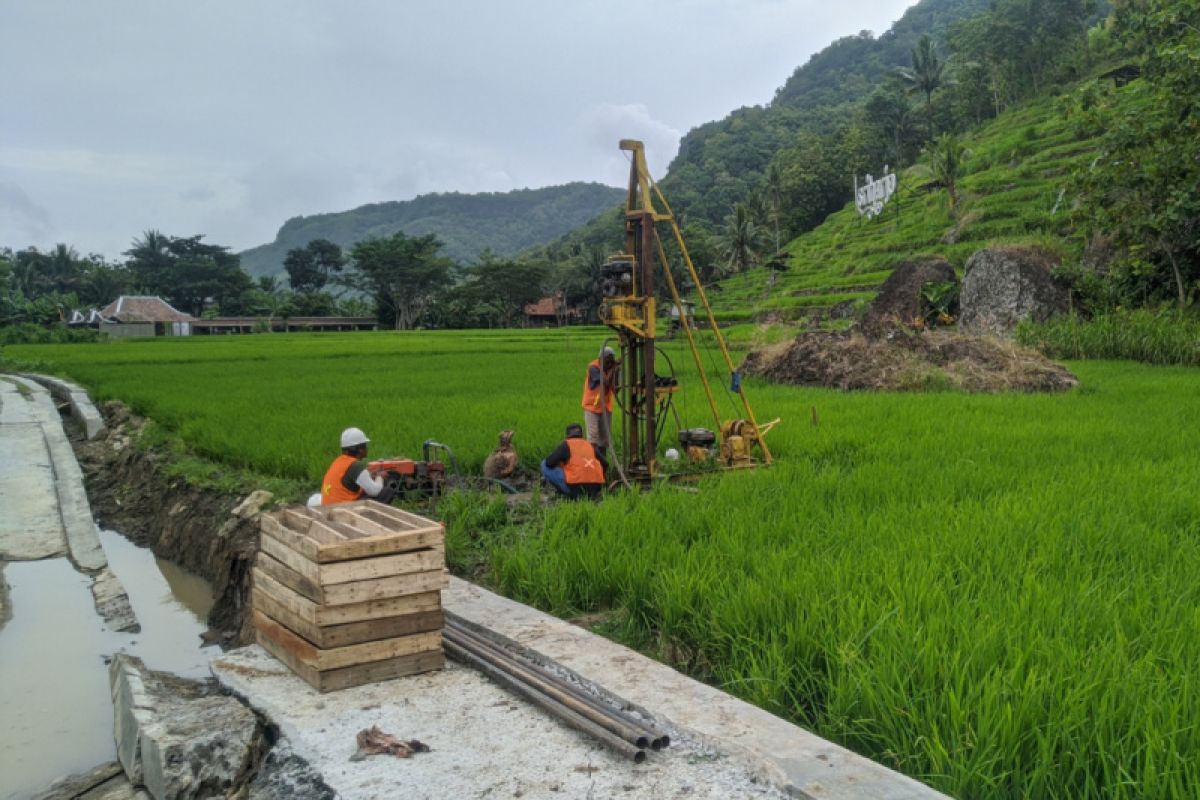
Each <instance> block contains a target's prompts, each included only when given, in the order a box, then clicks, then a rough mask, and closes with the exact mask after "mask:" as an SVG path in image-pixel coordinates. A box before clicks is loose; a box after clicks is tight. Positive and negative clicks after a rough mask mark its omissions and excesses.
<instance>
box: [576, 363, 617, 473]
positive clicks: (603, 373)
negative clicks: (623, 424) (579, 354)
mask: <svg viewBox="0 0 1200 800" xmlns="http://www.w3.org/2000/svg"><path fill="white" fill-rule="evenodd" d="M602 362H603V364H602ZM620 366H621V362H620V361H618V360H617V355H616V353H614V352H613V349H612V348H611V347H605V348H604V349H603V350H602V351H601V352H600V358H597V359H594V360H593V361H592V363H590V364H588V370H587V376H586V377H585V378H584V379H583V403H582V405H583V421H584V422H585V423H586V424H587V440H588V441H589V442H591V443H592V444H594V445H596V447H599V448H601V453H603V452H604V451H605V450H607V449H608V448H609V447H610V446H611V440H610V438H609V435H610V434H611V432H612V410H613V394H614V393H615V392H616V386H617V369H618V368H619V367H620ZM601 390H603V395H604V396H603V398H602V397H601Z"/></svg>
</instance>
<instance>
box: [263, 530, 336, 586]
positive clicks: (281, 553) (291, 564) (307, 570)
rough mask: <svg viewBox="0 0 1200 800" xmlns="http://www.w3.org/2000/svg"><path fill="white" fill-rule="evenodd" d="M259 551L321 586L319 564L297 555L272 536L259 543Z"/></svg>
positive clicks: (265, 537)
mask: <svg viewBox="0 0 1200 800" xmlns="http://www.w3.org/2000/svg"><path fill="white" fill-rule="evenodd" d="M258 547H259V550H260V551H261V552H263V553H266V554H267V555H269V556H271V558H274V559H275V560H276V561H278V562H279V563H281V564H283V565H284V566H286V567H288V568H289V569H291V570H294V571H295V572H298V573H299V574H301V575H303V576H304V577H305V579H307V580H309V581H312V582H313V583H316V584H318V585H320V583H321V568H320V567H319V566H318V565H317V562H315V561H313V560H312V559H310V558H305V557H304V556H302V555H300V554H299V553H297V552H296V551H295V550H293V549H292V548H290V547H288V546H287V545H285V544H282V543H280V542H279V540H277V539H275V538H274V537H271V536H264V537H262V538H261V539H260V540H259V542H258Z"/></svg>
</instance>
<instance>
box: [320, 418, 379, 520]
mask: <svg viewBox="0 0 1200 800" xmlns="http://www.w3.org/2000/svg"><path fill="white" fill-rule="evenodd" d="M370 441H371V440H370V439H368V438H367V435H366V434H365V433H363V432H362V430H360V429H359V428H346V430H344V431H342V454H341V455H340V456H338V457H337V458H335V459H334V460H333V463H332V464H330V465H329V469H328V470H326V471H325V478H324V480H322V481H321V505H325V506H329V505H333V504H334V503H350V502H353V501H355V500H361V499H362V498H363V497H369V498H371V499H372V500H378V501H379V502H381V503H390V502H392V497H394V496H395V494H396V491H395V489H393V488H391V487H389V486H388V485H387V484H385V483H384V482H383V481H381V480H380V479H379V478H377V477H376V476H374V475H372V474H371V471H370V469H368V467H367V464H366V457H367V445H368V444H369V443H370Z"/></svg>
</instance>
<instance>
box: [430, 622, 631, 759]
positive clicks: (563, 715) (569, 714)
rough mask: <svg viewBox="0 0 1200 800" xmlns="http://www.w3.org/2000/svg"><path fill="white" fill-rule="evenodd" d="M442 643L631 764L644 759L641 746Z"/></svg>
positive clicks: (448, 642)
mask: <svg viewBox="0 0 1200 800" xmlns="http://www.w3.org/2000/svg"><path fill="white" fill-rule="evenodd" d="M443 644H444V645H445V647H446V652H447V653H449V654H450V656H451V657H452V658H454V659H457V660H458V661H461V662H463V663H464V664H468V665H470V666H472V667H474V668H475V669H477V670H479V671H480V672H482V673H483V674H484V675H487V676H488V677H489V678H491V679H492V680H494V681H496V683H499V684H500V685H501V686H505V687H507V688H508V689H510V690H511V691H514V692H516V693H517V694H519V695H521V696H522V697H524V698H525V699H526V700H529V701H530V702H531V703H534V704H535V705H537V706H539V707H541V708H542V709H544V710H546V711H549V712H550V713H551V714H553V715H555V716H556V717H558V718H559V719H561V720H562V721H563V722H565V723H567V724H568V725H570V726H571V727H573V728H575V729H576V730H579V731H582V732H583V733H587V734H590V735H591V736H594V737H595V738H597V739H599V740H600V741H601V742H603V743H604V744H606V745H608V746H609V747H611V748H612V749H613V750H615V751H616V752H618V753H620V754H621V755H623V756H625V757H626V758H631V759H633V762H634V763H635V764H640V763H642V762H643V761H645V760H646V751H645V750H643V749H642V748H640V747H637V746H636V745H633V744H630V743H629V742H627V741H625V740H624V739H622V738H621V737H619V736H617V735H616V734H614V733H611V732H609V731H608V730H607V729H605V728H602V727H600V726H599V725H597V724H596V723H595V722H592V721H591V720H590V719H588V718H587V717H585V716H583V715H582V714H579V713H577V712H576V711H573V710H572V709H570V708H568V707H567V706H565V705H563V704H562V703H560V702H558V701H557V700H555V699H553V698H552V697H548V696H547V695H544V694H542V693H541V692H539V691H538V690H537V689H534V688H533V687H532V686H530V685H529V684H527V683H524V682H522V681H521V680H519V679H518V678H516V677H514V676H513V675H511V674H509V673H508V672H506V671H505V670H504V669H502V668H500V667H498V666H496V665H495V664H493V663H491V662H490V661H488V660H486V659H485V658H483V657H481V656H479V655H477V654H476V653H474V652H472V651H470V650H468V649H467V648H465V647H463V646H462V645H460V644H459V643H458V642H456V641H455V640H454V639H453V638H446V639H444V640H443Z"/></svg>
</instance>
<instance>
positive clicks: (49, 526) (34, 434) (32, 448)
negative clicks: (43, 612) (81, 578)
mask: <svg viewBox="0 0 1200 800" xmlns="http://www.w3.org/2000/svg"><path fill="white" fill-rule="evenodd" d="M18 387H19V385H18V384H17V383H15V382H12V381H8V380H3V381H0V505H3V506H4V508H5V513H4V514H2V515H0V559H3V560H5V561H33V560H37V559H42V558H53V557H55V556H61V555H63V554H64V553H65V552H66V548H67V542H66V536H65V532H64V531H63V526H62V518H61V517H60V515H59V513H58V497H57V492H56V490H55V489H54V467H53V463H52V461H51V457H50V450H49V448H48V446H47V444H46V438H45V435H44V434H43V433H42V425H41V423H40V421H39V420H38V418H37V415H36V412H35V410H34V409H33V408H32V400H31V398H30V397H28V396H27V394H28V390H26V391H25V392H22V391H21V389H20V388H18Z"/></svg>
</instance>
